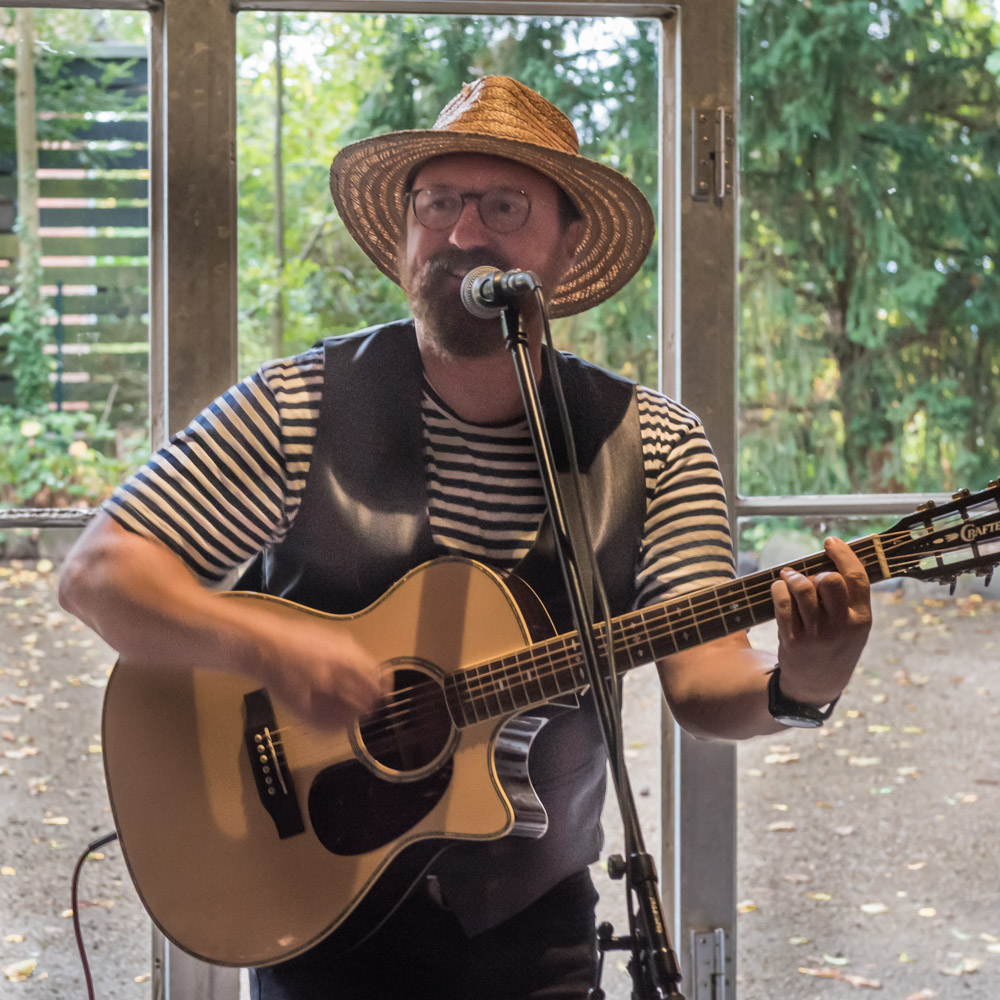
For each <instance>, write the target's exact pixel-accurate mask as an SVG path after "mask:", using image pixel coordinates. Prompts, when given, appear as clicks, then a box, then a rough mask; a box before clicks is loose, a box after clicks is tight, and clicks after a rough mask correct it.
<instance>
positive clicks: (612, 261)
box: [330, 76, 653, 316]
mask: <svg viewBox="0 0 1000 1000" xmlns="http://www.w3.org/2000/svg"><path fill="white" fill-rule="evenodd" d="M579 148H580V146H579V142H578V140H577V136H576V130H575V129H574V128H573V125H572V123H571V122H570V120H569V119H568V118H567V117H566V116H565V115H564V114H563V113H562V112H561V111H559V109H558V108H556V107H555V106H554V105H552V104H550V103H549V102H548V101H546V100H545V98H544V97H542V96H541V95H540V94H538V93H536V92H535V91H534V90H531V89H529V88H528V87H525V86H524V85H523V84H521V83H518V82H517V80H512V79H511V78H510V77H506V76H487V77H483V78H482V79H480V80H477V81H476V82H475V83H473V84H466V85H465V86H463V87H462V91H461V93H460V94H458V96H457V97H455V98H453V99H452V100H451V101H450V102H449V103H448V104H447V105H446V107H445V108H444V110H443V111H442V112H441V114H440V115H439V116H438V120H437V121H436V122H435V123H434V127H433V128H432V129H411V130H406V131H402V132H390V133H388V134H387V135H380V136H375V137H373V138H371V139H363V140H361V141H360V142H355V143H353V144H351V145H350V146H347V147H345V148H344V149H342V150H341V151H340V152H339V153H338V154H337V156H336V157H335V158H334V160H333V164H332V165H331V167H330V190H331V192H332V193H333V201H334V204H336V206H337V211H338V212H339V213H340V217H341V218H342V219H343V220H344V224H345V225H346V226H347V229H348V231H349V232H350V234H351V235H352V236H353V237H354V239H355V240H356V241H357V242H358V244H359V246H360V247H361V249H362V250H364V251H365V253H366V254H368V256H369V257H371V259H372V260H373V261H374V262H375V264H376V265H377V267H378V268H379V270H381V271H382V272H383V273H384V274H386V275H388V276H389V277H390V278H392V280H393V281H395V282H396V283H397V284H399V262H398V260H397V256H398V251H399V246H400V243H401V241H402V237H403V235H404V233H405V231H406V226H405V209H404V204H403V195H404V194H405V192H406V186H407V184H408V183H409V181H410V178H411V177H412V176H413V174H414V172H415V171H416V169H417V168H418V167H419V166H420V164H421V163H423V162H425V161H426V160H429V159H431V158H432V157H434V156H444V155H446V154H448V153H486V154H490V155H493V156H503V157H506V158H507V159H509V160H516V161H517V162H518V163H523V164H526V165H527V166H529V167H533V168H534V169H535V170H537V171H539V172H540V173H543V174H545V175H546V176H548V177H550V178H551V179H552V180H553V181H555V182H556V184H558V185H559V186H560V187H561V188H562V189H563V190H564V191H565V192H566V194H567V195H569V197H570V199H571V200H572V201H573V203H574V204H575V205H576V207H577V209H579V211H580V214H581V216H582V217H583V220H584V223H585V228H584V234H583V239H582V241H581V243H580V246H579V249H578V251H577V256H576V260H575V263H574V264H573V266H572V268H571V269H570V270H569V271H568V272H567V274H566V275H565V277H564V278H563V281H562V283H561V284H560V285H559V287H558V288H556V289H555V290H552V289H547V290H546V291H547V294H548V301H549V312H550V314H551V315H552V316H568V315H571V314H573V313H578V312H583V311H584V310H585V309H589V308H590V307H591V306H594V305H597V303H598V302H603V301H604V300H605V299H606V298H609V297H610V296H612V295H614V293H615V292H617V291H618V289H619V288H621V287H622V286H623V285H625V283H626V282H627V281H628V280H629V279H630V278H631V277H632V275H633V274H635V272H636V271H637V270H638V268H639V265H640V264H641V263H642V262H643V260H645V258H646V254H647V253H649V248H650V246H651V244H652V242H653V212H652V210H651V209H650V207H649V203H648V202H647V201H646V199H645V197H644V196H643V194H642V192H641V191H640V190H639V189H638V188H637V187H636V186H635V185H634V184H633V183H632V182H631V181H629V180H628V179H626V178H625V177H624V176H623V175H622V174H620V173H618V171H617V170H612V169H611V168H610V167H606V166H604V164H602V163H597V162H596V161H594V160H588V159H586V158H585V157H582V156H580V153H579Z"/></svg>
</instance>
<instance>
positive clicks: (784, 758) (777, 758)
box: [764, 753, 799, 764]
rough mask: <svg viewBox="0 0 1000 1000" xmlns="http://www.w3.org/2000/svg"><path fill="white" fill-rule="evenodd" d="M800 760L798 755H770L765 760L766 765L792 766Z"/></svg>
mask: <svg viewBox="0 0 1000 1000" xmlns="http://www.w3.org/2000/svg"><path fill="white" fill-rule="evenodd" d="M798 759H799V755H798V754H797V753H769V754H768V755H767V756H766V757H765V758H764V763H765V764H792V763H794V762H795V761H797V760H798Z"/></svg>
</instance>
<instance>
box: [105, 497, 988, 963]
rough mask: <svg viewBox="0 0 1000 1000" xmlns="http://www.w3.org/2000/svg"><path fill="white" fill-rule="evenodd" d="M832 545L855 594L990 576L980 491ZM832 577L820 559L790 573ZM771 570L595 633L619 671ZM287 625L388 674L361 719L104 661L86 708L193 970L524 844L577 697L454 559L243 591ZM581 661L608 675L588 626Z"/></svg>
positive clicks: (161, 905) (750, 610)
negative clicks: (477, 851) (545, 747)
mask: <svg viewBox="0 0 1000 1000" xmlns="http://www.w3.org/2000/svg"><path fill="white" fill-rule="evenodd" d="M851 547H852V549H853V550H854V552H855V553H856V554H857V555H858V557H859V558H860V560H861V562H862V563H863V564H864V566H865V569H866V571H867V573H868V576H869V577H870V579H871V580H872V581H873V582H876V581H880V580H885V579H888V578H890V577H898V576H910V577H915V578H917V579H921V580H941V581H952V582H953V581H954V580H955V579H956V578H957V576H958V575H959V574H961V573H966V572H977V573H980V574H984V575H986V574H989V573H991V572H992V567H993V566H995V565H996V564H997V563H998V562H1000V485H998V483H997V482H993V483H990V485H989V486H988V487H987V489H985V490H983V491H982V492H979V493H975V494H971V493H969V492H968V491H963V492H962V493H959V494H956V496H955V498H954V499H953V500H952V501H950V502H948V503H945V504H941V505H939V506H935V505H934V504H933V503H928V504H925V505H923V506H922V507H921V508H919V509H918V510H917V512H916V513H914V514H911V515H909V516H907V517H904V518H903V519H902V520H900V521H899V522H897V523H896V524H895V525H894V526H893V527H892V528H890V529H889V530H888V531H884V532H881V533H879V534H874V535H870V536H868V537H865V538H862V539H859V540H856V541H854V542H852V543H851ZM793 565H795V566H796V568H798V569H799V570H801V571H802V572H803V573H806V574H815V573H818V572H820V571H822V570H825V569H830V568H832V564H831V563H830V561H829V560H828V559H827V557H826V556H825V555H824V554H822V553H819V554H816V555H812V556H809V557H808V558H806V559H804V560H802V561H801V562H797V563H794V564H793ZM779 569H780V567H776V568H774V569H768V570H763V571H761V572H758V573H754V574H753V575H751V576H747V577H744V578H742V579H737V580H733V581H731V582H727V583H724V584H722V585H720V586H714V587H709V588H706V589H703V590H699V591H697V592H694V593H689V594H685V595H684V596H682V597H677V598H674V599H671V600H668V601H666V602H665V603H662V604H658V605H655V606H651V607H646V608H642V609H641V610H638V611H632V612H629V613H628V614H624V615H622V616H620V617H618V618H615V619H614V621H613V622H612V624H611V636H612V640H613V649H612V653H613V657H612V659H613V661H614V664H615V666H616V669H618V670H622V671H624V670H629V669H631V668H633V667H637V666H640V665H642V664H646V663H649V662H651V661H652V660H654V659H657V658H659V657H663V656H668V655H670V654H671V653H674V652H677V651H680V650H683V649H687V648H689V647H692V646H695V645H698V644H700V643H703V642H707V641H708V640H710V639H715V638H718V637H720V636H723V635H727V634H729V633H731V632H736V631H741V630H744V629H747V628H749V627H751V626H753V625H756V624H758V623H761V622H765V621H768V620H770V619H771V618H772V617H773V616H774V607H773V605H772V602H771V596H770V590H771V583H772V582H773V581H774V580H775V579H776V577H777V575H778V572H779ZM226 600H233V601H241V602H245V603H247V604H248V605H251V606H254V607H260V608H263V606H264V605H267V608H268V609H269V610H270V612H271V613H275V614H280V615H282V616H284V617H285V618H287V624H288V628H289V629H294V628H296V626H297V625H298V624H299V623H301V622H303V621H304V620H306V619H307V618H313V619H317V618H318V619H321V620H323V621H324V622H325V623H326V624H328V626H329V628H331V629H340V630H347V631H348V632H349V633H350V634H351V635H352V636H353V637H354V638H355V639H356V640H357V641H358V642H359V643H360V644H361V645H362V646H364V647H366V648H367V649H368V650H369V651H371V652H372V653H373V654H374V655H375V657H376V659H378V660H379V661H380V662H381V663H382V664H384V666H385V669H386V670H388V671H391V672H392V675H393V690H392V693H391V694H390V695H388V696H387V697H386V698H385V699H384V700H383V704H382V705H380V707H379V708H378V709H377V710H376V711H374V712H372V713H371V714H370V715H367V716H364V717H362V718H361V719H360V720H359V721H358V723H356V724H355V725H352V726H350V727H348V728H342V729H327V730H323V729H316V728H312V727H310V726H308V725H306V724H305V723H304V722H302V720H300V719H299V718H297V717H296V715H295V713H294V712H293V711H291V710H290V709H289V707H288V706H287V705H285V704H283V703H282V702H281V701H280V700H278V699H277V698H273V697H272V696H271V695H270V694H269V693H268V691H267V690H265V689H263V688H262V687H261V686H260V682H259V681H258V680H256V679H254V678H253V677H251V676H245V677H244V676H238V675H233V674H223V673H220V672H218V671H215V670H213V669H212V664H211V663H206V664H205V665H204V667H199V668H195V669H188V670H183V669H177V668H176V667H174V666H163V667H157V666H150V665H148V664H143V665H141V666H139V665H133V664H131V663H129V662H128V660H127V659H121V660H119V662H118V663H117V665H116V666H115V668H114V670H113V671H112V674H111V677H110V679H109V682H108V688H107V692H106V696H105V702H104V718H103V733H104V748H105V755H104V759H105V770H106V776H107V784H108V792H109V795H110V799H111V805H112V810H113V813H114V819H115V825H116V827H117V829H118V833H119V836H120V838H121V844H122V849H123V852H124V856H125V860H126V863H127V865H128V868H129V871H130V873H131V876H132V879H133V880H134V882H135V885H136V888H137V890H138V893H139V896H140V897H141V899H142V902H143V903H144V905H145V907H146V908H147V910H148V911H149V913H150V916H151V917H152V919H153V921H154V922H155V924H156V925H157V926H158V927H159V928H160V930H161V931H162V932H163V933H164V934H165V935H166V937H167V938H169V939H170V940H171V941H173V942H174V944H176V945H177V946H178V947H179V948H181V949H183V950H184V951H186V952H189V953H190V954H192V955H194V956H196V957H198V958H201V959H204V960H206V961H208V962H213V963H217V964H220V965H231V966H262V965H269V964H272V963H275V962H279V961H282V960H284V959H288V958H291V957H292V956H294V955H297V954H299V953H300V952H303V951H305V950H306V949H308V948H310V947H311V946H313V945H315V944H316V943H318V942H319V941H320V940H323V939H324V938H326V937H327V936H329V935H337V938H336V939H335V940H334V941H333V944H334V945H335V946H338V947H339V946H342V947H343V948H345V949H346V948H348V947H350V946H352V945H353V944H355V943H356V942H357V941H359V940H361V939H363V938H364V937H365V936H367V935H368V934H370V933H371V932H372V931H373V930H374V929H375V928H376V927H378V926H379V924H380V923H382V922H383V921H384V920H385V918H386V917H387V916H388V915H389V914H390V913H391V912H392V911H393V910H394V909H395V907H396V906H397V905H398V904H399V902H400V901H401V900H402V898H403V897H404V896H405V895H406V893H407V892H408V891H409V889H410V888H411V886H412V885H413V884H414V882H415V881H416V880H417V879H419V878H420V877H421V875H422V874H423V873H424V872H425V871H426V869H427V868H428V866H429V865H430V864H431V862H432V861H433V859H434V858H435V857H436V855H437V854H438V853H439V852H440V851H441V850H442V849H443V848H444V847H445V846H446V845H447V844H448V843H449V842H452V841H454V840H468V841H477V840H478V841H484V840H492V839H496V838H499V837H504V836H508V835H515V836H531V837H539V836H541V835H542V834H543V833H544V832H545V829H546V824H547V820H546V816H545V811H544V809H543V807H542V805H541V803H540V802H539V801H538V799H537V797H536V796H535V795H534V792H533V790H532V787H531V782H530V777H529V775H528V769H527V758H528V752H529V750H530V748H531V742H532V740H533V738H534V736H535V734H536V733H537V732H538V730H539V729H540V727H541V726H542V725H543V724H544V718H542V717H540V716H538V715H533V714H532V710H533V709H536V710H537V708H538V707H539V706H542V705H545V704H547V703H548V702H550V701H552V700H553V699H555V698H558V697H560V696H565V695H568V694H571V693H574V692H580V691H582V690H583V689H584V688H585V687H586V686H587V682H586V678H585V676H584V674H583V667H582V661H581V657H580V650H579V645H578V640H577V636H576V633H575V632H573V633H567V634H563V635H555V636H552V635H551V631H552V630H551V627H549V629H548V635H547V636H545V635H544V634H543V633H544V631H545V621H546V618H547V616H545V615H544V614H543V613H542V609H541V608H540V607H539V606H534V605H537V601H533V598H532V595H531V594H530V592H529V591H528V590H527V588H525V587H523V586H520V585H518V584H517V583H516V582H515V581H512V580H510V579H503V578H501V577H500V576H498V575H497V574H496V573H494V572H493V571H491V570H490V569H488V568H486V567H484V566H482V565H480V564H478V563H475V562H472V561H469V560H465V559H457V558H446V559H440V560H436V561H433V562H430V563H426V564H424V565H423V566H420V567H419V568H417V569H415V570H413V571H412V572H410V573H409V574H407V575H406V576H405V577H404V578H403V579H401V580H400V581H398V582H397V583H396V584H395V585H394V586H393V587H392V588H391V589H390V590H389V591H388V592H387V593H386V594H385V595H383V596H382V597H381V598H380V599H379V600H378V601H376V602H375V603H374V604H373V605H371V606H370V607H368V608H366V609H365V610H364V611H361V612H358V613H357V614H354V615H349V616H333V615H324V614H321V613H319V612H317V611H313V610H310V609H308V608H303V607H300V606H298V605H295V604H293V603H291V602H288V601H284V600H281V599H280V598H274V597H269V596H264V595H260V594H251V593H232V594H229V595H226ZM596 642H597V647H598V651H599V652H600V653H601V654H602V659H603V660H604V662H605V670H606V672H608V673H609V674H610V667H609V666H608V665H607V660H608V658H607V656H606V655H605V654H606V641H605V632H604V631H603V630H601V629H599V630H598V634H597V636H596Z"/></svg>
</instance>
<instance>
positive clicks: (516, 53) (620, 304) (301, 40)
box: [237, 14, 660, 385]
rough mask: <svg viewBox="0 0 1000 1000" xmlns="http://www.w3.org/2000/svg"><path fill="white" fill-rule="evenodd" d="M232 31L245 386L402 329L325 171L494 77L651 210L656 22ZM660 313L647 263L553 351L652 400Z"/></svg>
mask: <svg viewBox="0 0 1000 1000" xmlns="http://www.w3.org/2000/svg"><path fill="white" fill-rule="evenodd" d="M237 23H238V29H239V30H238V45H239V66H238V74H239V93H238V100H239V139H238V162H239V171H240V240H239V245H240V298H239V304H240V331H239V333H240V366H241V371H242V372H243V373H244V374H246V373H249V372H250V371H252V370H253V369H254V368H255V367H256V366H257V365H258V364H260V363H261V362H262V361H264V360H266V359H268V358H273V357H280V356H283V355H288V354H293V353H295V352H297V351H301V350H304V349H306V348H307V347H309V346H311V345H312V344H313V343H315V342H316V341H317V340H320V339H321V338H323V337H326V336H331V335H335V334H338V333H348V332H350V331H352V330H357V329H362V328H364V327H366V326H369V325H371V324H372V323H378V322H384V321H388V320H391V319H396V318H399V317H400V316H402V315H406V314H407V312H408V310H407V306H406V302H405V299H404V298H403V295H402V292H401V291H400V290H399V289H398V288H397V287H396V286H395V285H394V284H393V283H392V282H391V281H390V280H389V279H388V278H386V277H384V276H383V275H382V274H381V273H380V272H379V271H378V270H377V269H376V268H375V266H374V265H373V264H372V263H371V262H370V261H369V260H368V258H367V257H366V256H365V255H364V253H363V252H362V251H361V250H360V249H359V248H358V247H357V245H356V244H355V243H354V241H353V240H352V239H351V237H350V235H349V234H348V233H347V232H346V230H345V229H344V228H343V226H342V225H341V223H340V220H339V218H338V217H337V214H336V211H335V210H334V207H333V202H332V199H331V197H330V192H329V186H328V171H329V166H330V161H331V159H332V158H333V155H334V153H335V152H336V151H337V150H338V149H340V148H341V147H343V146H344V145H346V144H347V143H348V142H351V141H353V140H356V139H360V138H365V137H367V136H369V135H376V134H379V133H382V132H388V131H392V130H395V129H404V128H429V127H430V126H431V125H432V124H433V122H434V120H435V118H436V117H437V114H438V112H439V111H440V110H441V108H442V107H443V106H444V105H445V103H446V102H447V101H448V100H450V99H451V98H452V97H453V96H454V95H455V94H456V93H458V91H459V89H460V88H461V85H462V83H463V82H465V81H467V80H472V79H475V78H476V77H477V76H481V75H484V74H488V73H504V74H508V75H511V76H514V77H516V78H518V79H520V80H521V81H522V82H524V83H526V84H527V85H529V86H531V87H534V88H535V89H536V90H538V91H540V92H541V93H542V94H544V95H545V96H546V97H547V98H549V99H550V100H552V101H553V102H554V103H555V104H556V105H557V106H559V107H560V108H561V109H562V110H564V111H565V112H566V113H567V114H568V115H570V117H571V118H572V119H573V122H574V125H575V126H576V128H577V132H578V134H579V136H580V142H581V151H582V152H583V153H584V154H585V155H588V156H593V157H595V158H599V159H601V160H603V161H604V162H605V163H607V164H609V165H611V166H615V167H619V168H620V169H622V170H624V171H625V172H626V173H627V174H628V175H629V176H630V177H631V178H632V180H634V181H635V182H636V184H638V185H639V187H640V188H641V189H642V190H643V192H644V193H645V194H646V196H647V198H648V199H649V201H650V203H651V204H653V205H654V207H655V205H656V199H657V187H658V177H659V148H660V140H659V135H658V122H659V115H658V107H657V101H658V83H657V66H658V62H659V58H658V50H659V45H660V28H659V25H658V23H657V22H655V21H631V20H624V19H617V20H610V19H602V20H595V19H573V18H534V19H529V18H514V17H497V18H482V17H443V16H426V17H412V16H405V17H404V16H362V15H348V14H343V15H341V14H282V15H278V14H244V15H241V16H240V18H239V19H238V22H237ZM279 30H280V48H281V56H282V61H281V79H282V83H281V87H280V92H279V88H278V85H277V79H278V76H277V67H276V60H275V52H276V37H277V36H276V33H277V32H278V31H279ZM279 105H280V135H281V155H280V156H279V155H278V153H277V152H276V143H275V135H276V131H275V129H276V121H277V120H278V118H279V111H278V109H279ZM279 191H280V192H281V194H280V196H279V195H278V194H276V192H279ZM656 298H657V262H656V252H655V250H654V252H653V253H651V254H650V256H649V258H648V259H647V261H646V262H645V264H644V266H643V267H642V269H641V270H640V272H639V274H637V275H636V277H635V278H633V280H632V282H631V283H630V284H629V285H628V286H627V287H626V288H625V289H624V290H623V291H621V292H619V293H618V294H617V295H616V296H615V297H614V298H613V299H612V300H611V301H609V302H607V303H604V304H602V305H601V306H599V307H598V308H596V309H594V310H591V311H590V312H587V313H585V314H583V315H580V316H575V317H568V318H566V319H561V320H557V321H556V322H555V323H554V324H553V334H554V336H555V337H556V338H557V340H558V342H559V345H560V346H562V347H567V348H570V349H573V350H575V351H577V352H578V353H580V354H582V355H583V356H585V357H587V358H589V359H590V360H593V361H595V362H597V363H598V364H602V365H605V366H606V367H609V368H611V369H613V370H615V371H619V372H623V373H624V374H626V375H628V376H630V377H632V378H634V379H636V380H637V381H640V382H643V383H644V384H647V385H656V380H657V372H658V320H657V317H658V310H657V306H656Z"/></svg>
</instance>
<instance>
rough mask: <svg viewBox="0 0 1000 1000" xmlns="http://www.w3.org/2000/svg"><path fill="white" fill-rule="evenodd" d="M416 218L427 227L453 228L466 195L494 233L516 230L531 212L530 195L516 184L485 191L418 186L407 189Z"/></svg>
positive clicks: (448, 186)
mask: <svg viewBox="0 0 1000 1000" xmlns="http://www.w3.org/2000/svg"><path fill="white" fill-rule="evenodd" d="M406 196H407V198H409V200H410V204H411V205H412V206H413V214H414V215H415V216H416V217H417V222H419V223H420V225H422V226H423V227H424V228H425V229H437V230H440V229H451V227H452V226H453V225H455V223H456V222H458V220H459V217H460V216H461V214H462V211H463V209H464V208H465V202H466V200H467V199H472V200H473V201H475V203H476V208H477V209H478V211H479V218H480V219H482V220H483V225H484V226H485V227H486V228H487V229H489V230H491V231H492V232H494V233H513V232H515V231H516V230H518V229H520V228H521V227H522V226H523V225H524V224H525V223H526V222H527V221H528V215H529V214H530V213H531V199H530V198H529V197H528V196H527V195H526V194H525V193H524V192H523V191H517V190H515V189H514V188H505V187H498V188H490V189H489V190H488V191H484V192H483V193H482V194H475V193H474V192H472V191H459V190H458V188H455V187H452V186H451V185H449V184H438V185H435V186H433V187H425V188H415V189H414V190H412V191H408V192H407V193H406Z"/></svg>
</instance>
